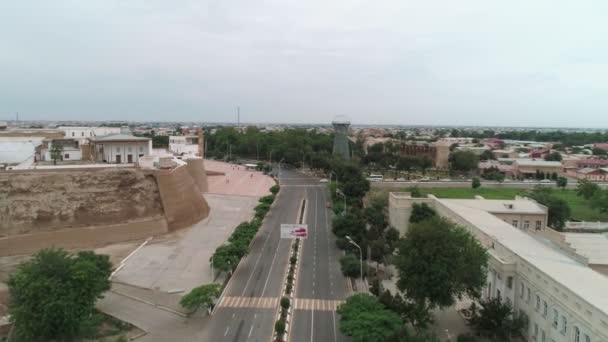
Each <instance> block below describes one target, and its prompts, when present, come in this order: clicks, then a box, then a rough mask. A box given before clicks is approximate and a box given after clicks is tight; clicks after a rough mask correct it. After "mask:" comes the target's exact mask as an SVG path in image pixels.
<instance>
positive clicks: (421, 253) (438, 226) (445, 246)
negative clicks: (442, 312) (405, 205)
mask: <svg viewBox="0 0 608 342" xmlns="http://www.w3.org/2000/svg"><path fill="white" fill-rule="evenodd" d="M487 264H488V254H487V251H486V250H485V248H483V246H481V244H480V243H479V242H478V241H477V239H475V237H474V236H472V235H471V234H470V233H469V232H468V231H467V230H465V229H464V228H462V227H460V226H457V225H455V224H454V223H452V222H450V221H448V220H447V219H445V218H440V217H432V218H430V219H428V220H424V221H421V222H418V223H414V224H412V225H411V226H410V228H409V230H408V233H407V234H406V236H405V238H404V239H402V240H401V242H400V243H399V255H398V256H397V258H396V263H395V265H396V267H397V270H398V271H399V280H398V281H397V287H398V288H399V289H400V290H401V291H403V292H404V294H405V295H406V296H407V297H408V298H411V299H413V300H415V301H416V302H418V303H425V304H427V306H428V307H429V308H432V307H436V306H439V307H446V306H450V305H452V304H454V301H455V298H456V297H458V296H461V295H465V294H466V295H469V296H470V297H474V298H476V297H479V295H480V293H481V289H482V287H483V286H484V285H485V282H486V274H487Z"/></svg>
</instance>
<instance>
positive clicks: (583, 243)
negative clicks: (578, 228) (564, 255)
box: [563, 233, 608, 265]
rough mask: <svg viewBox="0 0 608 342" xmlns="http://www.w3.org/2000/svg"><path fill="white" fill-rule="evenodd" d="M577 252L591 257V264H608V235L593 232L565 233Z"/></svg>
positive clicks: (567, 240)
mask: <svg viewBox="0 0 608 342" xmlns="http://www.w3.org/2000/svg"><path fill="white" fill-rule="evenodd" d="M563 235H564V237H565V238H566V242H568V243H569V244H570V245H571V246H572V247H573V248H574V249H576V251H577V253H579V254H581V255H583V256H585V257H587V258H589V263H590V264H600V265H608V237H606V236H605V235H603V234H593V233H563Z"/></svg>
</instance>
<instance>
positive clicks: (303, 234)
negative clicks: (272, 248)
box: [281, 223, 308, 239]
mask: <svg viewBox="0 0 608 342" xmlns="http://www.w3.org/2000/svg"><path fill="white" fill-rule="evenodd" d="M307 237H308V225H307V224H285V223H283V224H281V239H294V238H300V239H306V238H307Z"/></svg>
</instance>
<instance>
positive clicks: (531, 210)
mask: <svg viewBox="0 0 608 342" xmlns="http://www.w3.org/2000/svg"><path fill="white" fill-rule="evenodd" d="M445 200H447V201H450V202H453V203H456V204H458V205H462V206H465V207H469V208H473V209H481V210H485V211H487V212H490V213H497V214H522V213H523V214H539V215H544V214H547V208H546V207H544V206H542V205H540V204H538V203H537V202H536V201H534V200H530V199H515V200H488V199H445Z"/></svg>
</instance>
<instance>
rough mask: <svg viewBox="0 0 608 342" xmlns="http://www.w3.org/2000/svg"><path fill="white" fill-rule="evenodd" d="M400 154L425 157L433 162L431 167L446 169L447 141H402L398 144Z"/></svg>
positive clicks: (448, 146) (448, 153)
mask: <svg viewBox="0 0 608 342" xmlns="http://www.w3.org/2000/svg"><path fill="white" fill-rule="evenodd" d="M399 152H400V154H401V155H402V156H413V157H426V158H429V159H430V160H431V161H432V162H433V167H435V168H438V169H447V168H448V167H449V164H448V159H449V156H450V144H449V142H445V141H441V142H439V141H438V142H435V143H426V142H415V141H404V142H402V143H401V146H400V151H399Z"/></svg>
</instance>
